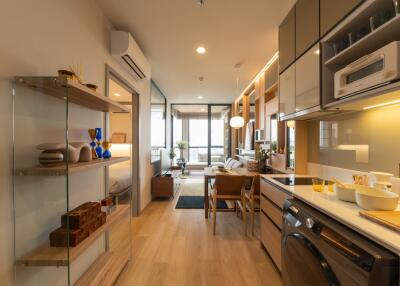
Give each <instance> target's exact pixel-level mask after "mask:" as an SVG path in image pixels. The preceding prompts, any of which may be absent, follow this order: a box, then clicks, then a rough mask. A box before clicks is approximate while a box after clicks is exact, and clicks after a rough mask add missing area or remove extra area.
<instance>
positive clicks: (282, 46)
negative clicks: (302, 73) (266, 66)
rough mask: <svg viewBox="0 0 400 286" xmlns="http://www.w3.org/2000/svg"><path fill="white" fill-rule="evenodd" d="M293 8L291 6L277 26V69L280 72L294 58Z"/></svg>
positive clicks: (294, 23) (294, 22)
mask: <svg viewBox="0 0 400 286" xmlns="http://www.w3.org/2000/svg"><path fill="white" fill-rule="evenodd" d="M295 25H296V21H295V8H294V7H293V8H292V9H291V10H290V12H289V14H288V15H287V16H286V18H285V19H284V20H283V22H282V24H281V25H280V26H279V71H280V72H282V71H283V70H284V69H285V68H287V67H288V66H289V65H290V64H291V63H293V61H294V59H295V44H296V41H295V36H296V35H295V31H296V29H295Z"/></svg>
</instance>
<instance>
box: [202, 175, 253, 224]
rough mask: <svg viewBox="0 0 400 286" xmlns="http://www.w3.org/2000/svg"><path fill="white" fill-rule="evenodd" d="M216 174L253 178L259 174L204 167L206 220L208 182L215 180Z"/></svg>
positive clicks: (206, 212) (205, 213)
mask: <svg viewBox="0 0 400 286" xmlns="http://www.w3.org/2000/svg"><path fill="white" fill-rule="evenodd" d="M217 174H229V175H239V176H246V177H250V178H254V177H255V176H260V173H259V172H251V171H249V170H247V168H235V169H220V168H217V167H205V168H204V217H205V218H208V208H209V188H208V186H209V182H210V181H211V179H215V177H216V176H217Z"/></svg>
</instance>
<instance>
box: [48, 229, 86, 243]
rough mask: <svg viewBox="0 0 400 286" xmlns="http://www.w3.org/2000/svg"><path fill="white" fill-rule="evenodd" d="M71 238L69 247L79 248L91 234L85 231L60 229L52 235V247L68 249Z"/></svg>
mask: <svg viewBox="0 0 400 286" xmlns="http://www.w3.org/2000/svg"><path fill="white" fill-rule="evenodd" d="M68 236H69V246H77V245H78V244H79V243H81V242H82V241H83V240H84V239H85V238H86V237H88V236H89V232H88V231H87V230H85V229H70V230H68V229H66V228H62V227H60V228H58V229H56V230H54V231H52V232H51V233H50V246H53V247H67V246H68Z"/></svg>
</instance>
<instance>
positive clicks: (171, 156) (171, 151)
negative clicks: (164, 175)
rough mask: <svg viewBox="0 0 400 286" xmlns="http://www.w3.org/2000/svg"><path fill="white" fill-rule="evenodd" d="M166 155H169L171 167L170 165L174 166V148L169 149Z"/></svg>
mask: <svg viewBox="0 0 400 286" xmlns="http://www.w3.org/2000/svg"><path fill="white" fill-rule="evenodd" d="M168 155H169V159H170V160H171V167H172V165H173V164H174V158H175V157H176V153H175V151H174V148H171V150H170V151H169V154H168Z"/></svg>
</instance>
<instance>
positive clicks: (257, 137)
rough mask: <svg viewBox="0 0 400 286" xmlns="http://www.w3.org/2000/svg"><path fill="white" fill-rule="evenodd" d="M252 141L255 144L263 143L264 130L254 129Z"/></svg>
mask: <svg viewBox="0 0 400 286" xmlns="http://www.w3.org/2000/svg"><path fill="white" fill-rule="evenodd" d="M254 134H255V135H254V139H255V140H256V142H260V141H265V130H264V129H256V131H255V133H254Z"/></svg>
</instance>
